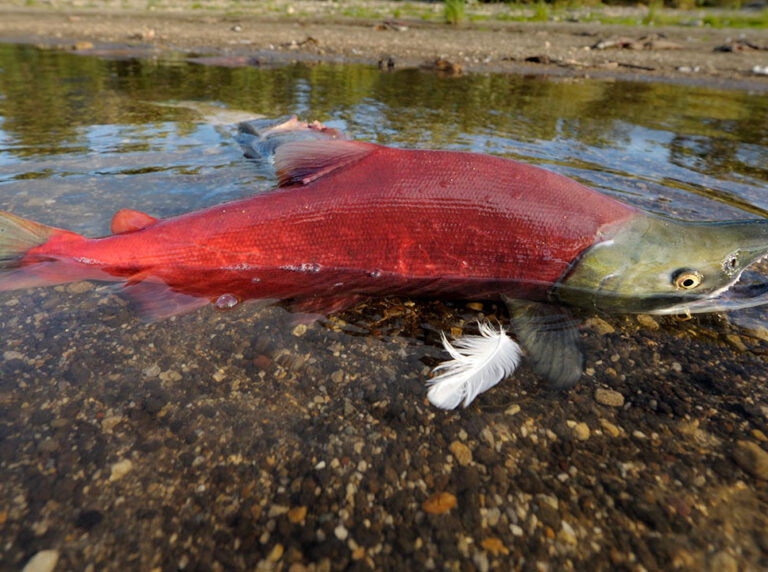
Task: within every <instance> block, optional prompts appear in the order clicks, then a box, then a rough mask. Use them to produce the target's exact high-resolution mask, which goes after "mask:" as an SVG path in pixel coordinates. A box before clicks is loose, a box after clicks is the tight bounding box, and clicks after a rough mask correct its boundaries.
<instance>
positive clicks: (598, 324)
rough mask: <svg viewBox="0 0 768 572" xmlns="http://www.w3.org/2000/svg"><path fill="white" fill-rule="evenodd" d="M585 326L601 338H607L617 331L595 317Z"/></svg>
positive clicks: (585, 323)
mask: <svg viewBox="0 0 768 572" xmlns="http://www.w3.org/2000/svg"><path fill="white" fill-rule="evenodd" d="M584 326H585V327H587V328H589V329H590V330H595V332H597V333H598V334H599V335H601V336H606V335H608V334H612V333H614V332H615V331H616V328H614V327H613V326H612V325H610V324H609V323H608V322H606V321H605V320H603V319H602V318H600V317H598V316H594V317H592V318H590V319H589V320H587V321H586V322H584Z"/></svg>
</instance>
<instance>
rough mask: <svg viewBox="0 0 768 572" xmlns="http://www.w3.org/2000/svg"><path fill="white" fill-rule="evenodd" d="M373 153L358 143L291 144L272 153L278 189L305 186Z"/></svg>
mask: <svg viewBox="0 0 768 572" xmlns="http://www.w3.org/2000/svg"><path fill="white" fill-rule="evenodd" d="M375 149H376V145H374V144H373V143H363V142H361V141H337V140H334V141H293V142H290V143H286V144H284V145H281V146H280V147H278V148H277V150H276V151H275V171H277V176H278V180H279V185H280V186H281V187H287V186H290V185H307V184H309V183H311V182H312V181H315V180H317V179H319V178H320V177H323V176H325V175H327V174H329V173H332V172H333V171H336V170H337V169H341V168H343V167H346V166H348V165H351V164H352V163H356V162H357V161H360V160H361V159H363V158H364V157H367V156H368V155H370V154H371V153H372V152H373V151H374V150H375Z"/></svg>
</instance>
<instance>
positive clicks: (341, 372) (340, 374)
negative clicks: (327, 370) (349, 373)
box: [331, 369, 344, 383]
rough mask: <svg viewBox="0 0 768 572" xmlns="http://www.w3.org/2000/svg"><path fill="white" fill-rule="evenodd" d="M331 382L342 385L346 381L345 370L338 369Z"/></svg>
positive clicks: (332, 375)
mask: <svg viewBox="0 0 768 572" xmlns="http://www.w3.org/2000/svg"><path fill="white" fill-rule="evenodd" d="M331 381H332V382H333V383H341V382H342V381H344V370H343V369H337V370H336V371H334V372H333V373H332V374H331Z"/></svg>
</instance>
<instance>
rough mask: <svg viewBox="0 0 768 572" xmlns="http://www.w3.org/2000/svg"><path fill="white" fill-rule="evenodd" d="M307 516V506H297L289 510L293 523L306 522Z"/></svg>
mask: <svg viewBox="0 0 768 572" xmlns="http://www.w3.org/2000/svg"><path fill="white" fill-rule="evenodd" d="M306 516H307V507H305V506H297V507H294V508H292V509H291V510H289V511H288V520H289V521H290V522H291V523H292V524H299V523H301V522H304V518H305V517H306Z"/></svg>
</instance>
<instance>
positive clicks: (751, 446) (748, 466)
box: [733, 441, 768, 480]
mask: <svg viewBox="0 0 768 572" xmlns="http://www.w3.org/2000/svg"><path fill="white" fill-rule="evenodd" d="M733 458H734V460H735V461H736V463H737V464H738V465H739V466H740V467H741V468H742V469H744V470H745V471H746V472H748V473H749V474H751V475H752V476H755V477H757V478H758V479H764V480H768V452H766V451H764V450H763V449H762V448H761V447H760V446H759V445H757V444H756V443H752V442H751V441H739V442H738V443H736V448H735V449H734V450H733Z"/></svg>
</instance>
